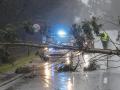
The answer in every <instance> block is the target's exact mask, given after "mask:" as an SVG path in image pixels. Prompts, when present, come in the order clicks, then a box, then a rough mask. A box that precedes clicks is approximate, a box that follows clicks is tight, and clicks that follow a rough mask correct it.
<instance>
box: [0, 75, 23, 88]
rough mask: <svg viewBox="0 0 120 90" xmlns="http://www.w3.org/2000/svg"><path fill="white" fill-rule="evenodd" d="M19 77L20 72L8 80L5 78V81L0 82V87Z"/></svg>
mask: <svg viewBox="0 0 120 90" xmlns="http://www.w3.org/2000/svg"><path fill="white" fill-rule="evenodd" d="M21 77H23V75H22V74H19V75H16V76H15V77H13V78H11V79H10V80H7V81H4V82H3V83H0V87H2V86H4V85H6V84H9V83H10V82H13V81H15V80H17V79H19V78H21Z"/></svg>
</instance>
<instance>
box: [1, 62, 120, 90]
mask: <svg viewBox="0 0 120 90" xmlns="http://www.w3.org/2000/svg"><path fill="white" fill-rule="evenodd" d="M34 65H36V66H37V68H38V69H37V71H36V72H35V73H36V74H37V76H36V77H34V78H21V79H18V80H17V81H15V82H12V83H10V84H8V85H7V86H5V87H0V90H119V88H120V86H119V83H120V79H119V77H120V74H118V73H116V74H115V73H106V72H105V71H104V72H103V71H93V72H87V73H85V72H62V73H58V72H56V71H55V70H54V64H51V63H40V62H39V61H36V62H35V63H34ZM116 87H117V88H116Z"/></svg>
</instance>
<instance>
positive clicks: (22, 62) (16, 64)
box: [0, 54, 35, 73]
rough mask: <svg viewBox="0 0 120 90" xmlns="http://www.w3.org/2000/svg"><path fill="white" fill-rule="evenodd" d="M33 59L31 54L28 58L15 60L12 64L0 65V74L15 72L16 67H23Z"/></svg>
mask: <svg viewBox="0 0 120 90" xmlns="http://www.w3.org/2000/svg"><path fill="white" fill-rule="evenodd" d="M34 57H35V55H34V54H31V55H29V56H25V57H22V58H19V59H17V60H16V61H15V62H14V64H13V65H12V64H1V65H0V73H5V72H8V71H9V72H11V71H15V69H17V68H18V67H21V66H24V65H26V64H28V63H30V62H31V61H33V58H34Z"/></svg>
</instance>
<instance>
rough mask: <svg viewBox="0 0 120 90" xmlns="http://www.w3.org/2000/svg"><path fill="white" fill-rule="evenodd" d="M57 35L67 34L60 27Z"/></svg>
mask: <svg viewBox="0 0 120 90" xmlns="http://www.w3.org/2000/svg"><path fill="white" fill-rule="evenodd" d="M58 35H59V36H60V37H65V36H66V35H67V34H66V32H65V31H64V30H63V29H61V30H59V31H58Z"/></svg>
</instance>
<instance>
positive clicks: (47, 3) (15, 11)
mask: <svg viewBox="0 0 120 90" xmlns="http://www.w3.org/2000/svg"><path fill="white" fill-rule="evenodd" d="M119 8H120V0H0V24H6V23H11V22H20V21H23V20H29V19H32V20H37V21H47V22H49V23H53V24H54V23H65V24H71V23H73V22H78V21H82V20H84V19H88V18H89V17H90V16H91V15H96V16H104V18H108V17H106V16H107V15H108V16H119V15H120V9H119ZM104 14H105V15H106V16H105V15H104Z"/></svg>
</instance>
